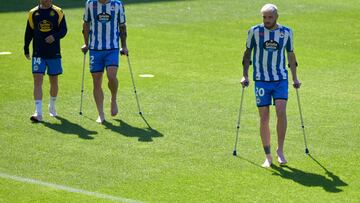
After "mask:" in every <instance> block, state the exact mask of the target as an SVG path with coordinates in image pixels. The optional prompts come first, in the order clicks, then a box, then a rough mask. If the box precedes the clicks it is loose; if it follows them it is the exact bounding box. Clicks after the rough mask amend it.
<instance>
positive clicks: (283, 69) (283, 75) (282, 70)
mask: <svg viewBox="0 0 360 203" xmlns="http://www.w3.org/2000/svg"><path fill="white" fill-rule="evenodd" d="M284 32H286V31H284ZM287 40H288V37H287V35H285V37H284V43H283V47H284V49H285V46H286V42H287ZM284 60H285V55H284V54H282V56H281V57H280V67H279V68H280V73H281V75H282V79H283V80H285V79H287V76H286V66H285V67H284V66H283V65H282V64H284V62H285V61H284Z"/></svg>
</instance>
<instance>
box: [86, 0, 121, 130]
mask: <svg viewBox="0 0 360 203" xmlns="http://www.w3.org/2000/svg"><path fill="white" fill-rule="evenodd" d="M125 21H126V20H125V10H124V6H123V4H122V3H121V1H118V0H88V1H87V2H86V4H85V13H84V24H83V36H84V42H85V44H84V45H83V47H82V48H81V50H82V51H83V52H84V54H86V52H87V51H88V50H90V72H91V75H92V78H93V85H94V88H93V94H94V99H95V103H96V107H97V110H98V113H99V116H98V118H97V120H96V122H97V123H102V122H103V121H104V120H105V114H104V110H103V101H104V93H103V90H102V88H101V83H102V77H103V72H104V69H105V68H106V73H107V78H108V87H109V89H110V92H111V100H110V105H111V116H116V115H117V113H118V107H117V102H116V94H117V90H118V80H117V78H116V74H117V70H118V66H119V48H120V47H119V38H120V39H121V54H124V55H127V54H128V49H127V47H126V35H127V33H126V24H125Z"/></svg>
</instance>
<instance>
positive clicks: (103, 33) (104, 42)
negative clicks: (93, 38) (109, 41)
mask: <svg viewBox="0 0 360 203" xmlns="http://www.w3.org/2000/svg"><path fill="white" fill-rule="evenodd" d="M101 12H103V13H106V4H102V5H101ZM99 32H101V33H102V34H101V36H102V39H101V41H102V42H101V44H102V47H103V49H104V48H105V49H106V37H107V36H106V23H102V25H101V30H99Z"/></svg>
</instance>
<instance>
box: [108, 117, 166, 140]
mask: <svg viewBox="0 0 360 203" xmlns="http://www.w3.org/2000/svg"><path fill="white" fill-rule="evenodd" d="M115 121H116V122H119V125H114V124H112V123H110V122H108V121H104V122H103V125H104V126H105V127H106V128H107V129H110V130H112V131H113V132H116V133H119V134H121V135H124V136H126V137H138V141H139V142H152V141H153V138H154V137H163V136H164V135H163V134H161V133H160V132H158V131H157V130H155V129H153V128H151V127H150V126H149V125H148V126H149V127H147V128H145V129H143V128H138V127H134V126H131V125H129V124H127V123H126V122H125V121H123V120H121V119H115Z"/></svg>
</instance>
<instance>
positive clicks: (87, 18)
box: [84, 2, 91, 22]
mask: <svg viewBox="0 0 360 203" xmlns="http://www.w3.org/2000/svg"><path fill="white" fill-rule="evenodd" d="M89 4H90V3H89V2H86V3H85V11H84V22H90V21H91V17H90V6H89Z"/></svg>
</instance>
